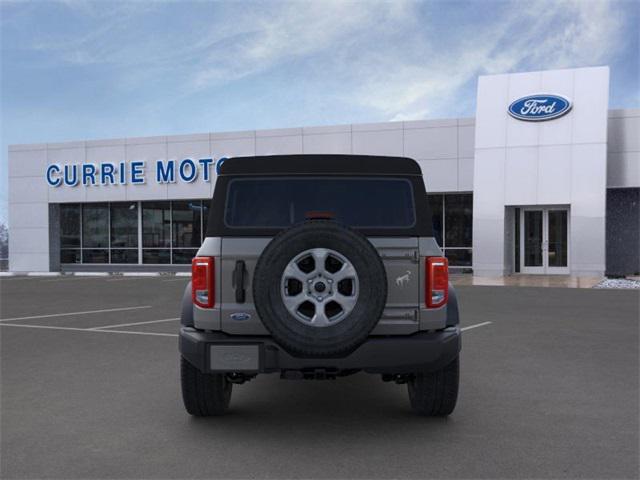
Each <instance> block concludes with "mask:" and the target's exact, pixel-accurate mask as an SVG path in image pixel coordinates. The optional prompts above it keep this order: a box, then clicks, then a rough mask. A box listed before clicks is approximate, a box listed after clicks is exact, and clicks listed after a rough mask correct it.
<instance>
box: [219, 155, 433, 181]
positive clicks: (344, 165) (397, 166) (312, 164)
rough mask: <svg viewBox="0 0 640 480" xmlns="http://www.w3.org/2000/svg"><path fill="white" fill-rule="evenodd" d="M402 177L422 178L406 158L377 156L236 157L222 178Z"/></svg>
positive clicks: (226, 163) (226, 164) (224, 168)
mask: <svg viewBox="0 0 640 480" xmlns="http://www.w3.org/2000/svg"><path fill="white" fill-rule="evenodd" d="M309 174H312V175H315V174H323V175H400V176H403V177H404V176H421V175H422V172H421V170H420V165H418V163H417V162H416V161H415V160H413V159H411V158H406V157H381V156H374V155H264V156H259V157H233V158H228V159H225V160H223V161H222V162H221V163H220V164H219V175H309Z"/></svg>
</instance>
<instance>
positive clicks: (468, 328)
mask: <svg viewBox="0 0 640 480" xmlns="http://www.w3.org/2000/svg"><path fill="white" fill-rule="evenodd" d="M492 323H493V322H482V323H476V324H475V325H469V326H468V327H462V328H461V329H460V331H461V332H464V331H465V330H471V329H472V328H478V327H484V326H485V325H491V324H492Z"/></svg>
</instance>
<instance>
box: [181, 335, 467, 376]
mask: <svg viewBox="0 0 640 480" xmlns="http://www.w3.org/2000/svg"><path fill="white" fill-rule="evenodd" d="M460 347H461V334H460V329H459V328H458V327H449V328H446V329H444V330H440V331H436V332H419V333H415V334H413V335H402V336H400V335H398V336H384V337H382V336H381V337H370V338H369V339H368V340H367V341H366V342H364V343H363V344H362V345H360V346H359V347H358V348H357V349H356V350H355V351H353V352H352V353H350V354H349V355H347V356H344V357H340V358H299V357H294V356H292V355H291V354H289V353H288V352H286V351H285V350H284V349H283V348H282V347H280V346H279V345H278V344H277V343H276V342H275V341H274V340H273V338H271V337H268V336H240V335H227V334H225V333H222V332H203V331H201V330H196V329H194V328H192V327H182V328H181V329H180V353H181V354H182V356H183V357H184V358H185V359H186V360H187V361H189V363H191V364H192V365H193V366H195V367H196V368H198V369H199V370H200V371H202V372H205V373H213V372H243V373H250V374H253V373H272V372H280V371H287V370H294V371H304V370H310V371H313V370H325V371H335V372H340V371H344V370H364V371H366V372H369V373H385V374H402V373H411V372H417V371H434V370H438V369H440V368H442V367H444V366H445V365H447V364H448V363H450V362H451V361H452V360H453V359H454V358H455V357H456V356H457V355H458V352H459V351H460Z"/></svg>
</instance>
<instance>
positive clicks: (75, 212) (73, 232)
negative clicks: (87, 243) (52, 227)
mask: <svg viewBox="0 0 640 480" xmlns="http://www.w3.org/2000/svg"><path fill="white" fill-rule="evenodd" d="M79 246H80V205H77V204H70V205H60V247H61V248H69V247H79Z"/></svg>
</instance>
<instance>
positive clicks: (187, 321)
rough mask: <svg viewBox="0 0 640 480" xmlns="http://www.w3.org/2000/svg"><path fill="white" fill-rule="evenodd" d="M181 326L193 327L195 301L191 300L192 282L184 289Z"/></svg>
mask: <svg viewBox="0 0 640 480" xmlns="http://www.w3.org/2000/svg"><path fill="white" fill-rule="evenodd" d="M180 324H181V325H182V326H184V327H193V326H194V323H193V301H192V299H191V280H189V283H187V286H186V287H185V288H184V294H183V295H182V306H181V310H180Z"/></svg>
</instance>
